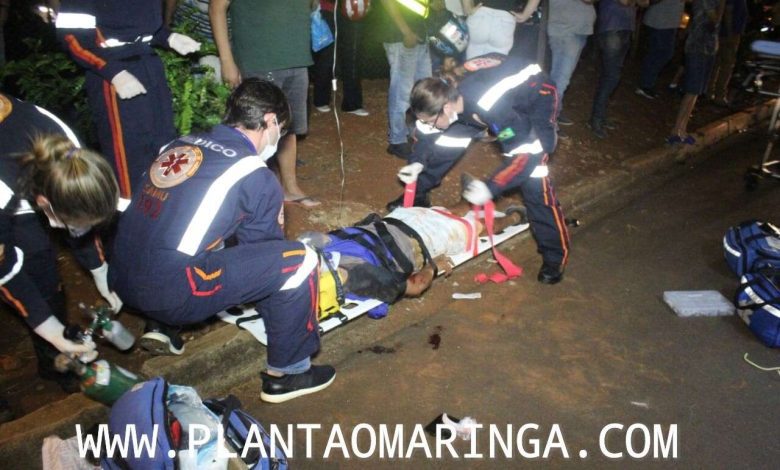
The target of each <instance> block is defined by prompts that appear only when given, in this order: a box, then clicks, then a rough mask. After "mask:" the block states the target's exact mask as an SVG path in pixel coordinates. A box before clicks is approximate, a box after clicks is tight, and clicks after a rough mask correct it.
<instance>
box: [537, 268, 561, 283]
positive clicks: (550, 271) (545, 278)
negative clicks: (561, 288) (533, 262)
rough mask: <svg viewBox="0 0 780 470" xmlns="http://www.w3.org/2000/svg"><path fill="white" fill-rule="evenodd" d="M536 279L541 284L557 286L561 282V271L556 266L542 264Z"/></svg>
mask: <svg viewBox="0 0 780 470" xmlns="http://www.w3.org/2000/svg"><path fill="white" fill-rule="evenodd" d="M537 279H538V280H539V282H541V283H542V284H557V283H559V282H561V281H562V280H563V269H561V266H560V265H558V264H548V263H543V264H542V268H541V269H539V276H537Z"/></svg>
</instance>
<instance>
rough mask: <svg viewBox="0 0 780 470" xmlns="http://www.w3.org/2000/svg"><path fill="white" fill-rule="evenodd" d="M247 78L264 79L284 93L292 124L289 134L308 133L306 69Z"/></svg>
mask: <svg viewBox="0 0 780 470" xmlns="http://www.w3.org/2000/svg"><path fill="white" fill-rule="evenodd" d="M247 77H257V78H264V79H266V80H268V81H270V82H272V83H273V84H275V85H276V86H278V87H279V88H281V89H282V91H283V92H284V96H286V97H287V102H288V103H289V104H290V113H291V114H292V123H291V124H290V132H295V134H296V135H304V134H306V133H307V132H308V131H309V126H308V122H307V115H306V114H307V110H306V106H307V103H306V100H307V99H308V94H309V70H308V69H307V68H306V67H296V68H292V69H281V70H271V71H268V72H265V71H261V72H249V73H247Z"/></svg>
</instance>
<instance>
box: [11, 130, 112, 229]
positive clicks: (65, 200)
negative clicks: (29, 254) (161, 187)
mask: <svg viewBox="0 0 780 470" xmlns="http://www.w3.org/2000/svg"><path fill="white" fill-rule="evenodd" d="M19 163H20V165H21V167H22V172H21V174H20V177H19V182H18V183H19V187H20V189H21V192H22V194H23V196H24V197H27V198H30V199H34V198H35V197H36V196H38V195H41V196H44V197H45V198H46V199H48V200H49V203H50V204H51V206H52V209H53V210H54V212H55V213H56V214H57V216H58V217H60V218H61V219H63V220H62V221H63V222H64V223H71V224H74V225H75V224H90V225H97V224H99V223H102V222H106V221H108V220H110V219H111V218H112V217H113V216H114V213H115V212H116V205H117V201H118V200H119V185H118V184H117V182H116V177H115V176H114V172H113V170H112V169H111V167H110V166H109V165H108V162H107V161H106V160H105V159H104V158H103V157H102V156H100V155H99V154H97V153H95V152H92V151H90V150H87V149H82V148H77V147H75V146H74V145H73V143H72V142H71V141H70V140H69V139H68V138H67V137H65V136H63V135H54V134H53V135H39V136H36V137H35V138H34V139H33V141H32V147H31V149H30V151H28V152H27V153H24V154H22V155H21V156H20V157H19Z"/></svg>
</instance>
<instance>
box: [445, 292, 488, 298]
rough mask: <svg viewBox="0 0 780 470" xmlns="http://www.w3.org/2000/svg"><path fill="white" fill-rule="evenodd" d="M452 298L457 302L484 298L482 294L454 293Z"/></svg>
mask: <svg viewBox="0 0 780 470" xmlns="http://www.w3.org/2000/svg"><path fill="white" fill-rule="evenodd" d="M452 298H453V299H455V300H477V299H481V298H482V292H469V293H463V292H453V293H452Z"/></svg>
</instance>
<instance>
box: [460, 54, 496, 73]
mask: <svg viewBox="0 0 780 470" xmlns="http://www.w3.org/2000/svg"><path fill="white" fill-rule="evenodd" d="M503 62H504V60H503V56H500V55H497V54H488V55H483V56H479V57H474V58H473V59H470V60H467V61H466V62H464V63H463V68H464V69H466V70H468V71H469V72H476V71H477V70H482V69H492V68H493V67H497V66H499V65H501V64H502V63H503Z"/></svg>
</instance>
